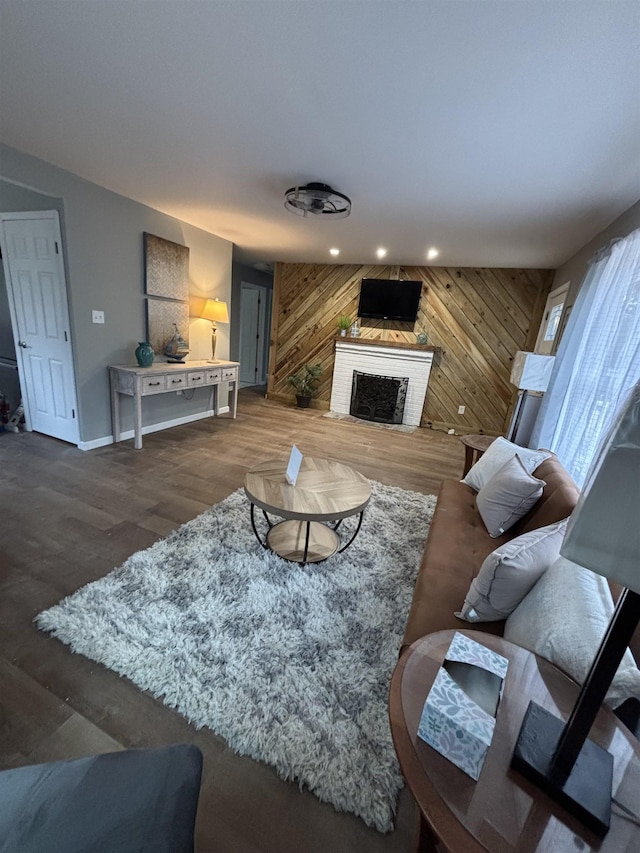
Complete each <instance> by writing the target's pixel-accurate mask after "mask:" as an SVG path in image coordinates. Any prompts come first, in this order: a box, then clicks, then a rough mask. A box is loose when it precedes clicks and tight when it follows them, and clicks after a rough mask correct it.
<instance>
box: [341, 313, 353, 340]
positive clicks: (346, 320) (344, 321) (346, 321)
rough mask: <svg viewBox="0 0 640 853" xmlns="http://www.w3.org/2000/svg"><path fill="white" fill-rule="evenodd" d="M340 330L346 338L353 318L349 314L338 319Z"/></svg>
mask: <svg viewBox="0 0 640 853" xmlns="http://www.w3.org/2000/svg"><path fill="white" fill-rule="evenodd" d="M338 328H339V329H340V334H341V335H342V337H343V338H344V337H345V336H346V334H347V329H350V328H351V317H349V315H348V314H341V315H340V316H339V317H338Z"/></svg>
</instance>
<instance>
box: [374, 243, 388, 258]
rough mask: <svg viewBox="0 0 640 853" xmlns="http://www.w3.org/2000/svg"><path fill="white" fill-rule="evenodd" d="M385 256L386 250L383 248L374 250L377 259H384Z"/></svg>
mask: <svg viewBox="0 0 640 853" xmlns="http://www.w3.org/2000/svg"><path fill="white" fill-rule="evenodd" d="M386 254H387V250H386V249H383V248H382V246H380V248H379V249H376V255H377V256H378V257H379V258H384V256H385V255H386Z"/></svg>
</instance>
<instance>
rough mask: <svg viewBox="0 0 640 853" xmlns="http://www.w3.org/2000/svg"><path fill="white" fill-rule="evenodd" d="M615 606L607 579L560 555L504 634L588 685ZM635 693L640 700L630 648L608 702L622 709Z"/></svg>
mask: <svg viewBox="0 0 640 853" xmlns="http://www.w3.org/2000/svg"><path fill="white" fill-rule="evenodd" d="M613 609H614V607H613V599H612V598H611V592H610V590H609V585H608V584H607V581H606V580H605V578H603V577H601V576H600V575H596V574H595V573H594V572H592V571H590V570H589V569H584V568H582V566H578V565H576V564H575V563H572V562H571V561H570V560H567V559H565V557H559V558H558V559H557V560H556V562H555V563H554V564H553V565H552V566H551V567H550V568H549V569H548V570H547V571H546V572H545V573H544V574H543V575H542V577H541V578H540V580H539V581H538V583H537V584H536V585H535V586H534V587H533V589H532V590H531V592H530V593H529V594H528V595H527V596H526V598H525V599H524V600H523V601H522V603H521V604H520V605H519V606H518V607H516V609H515V610H514V611H513V613H512V614H511V616H509V618H508V619H507V622H506V624H505V628H504V637H505V640H509V641H510V642H512V643H516V644H517V645H519V646H524V647H525V648H526V649H529V650H530V651H532V652H535V653H536V654H537V655H540V656H541V657H543V658H546V659H547V660H549V661H551V663H553V664H555V665H556V666H557V667H558V668H559V669H561V670H563V671H564V672H566V673H567V675H570V676H571V678H573V679H574V681H577V682H578V683H579V684H582V683H583V682H584V680H585V678H586V676H587V673H588V672H589V668H590V667H591V664H592V663H593V660H594V658H595V656H596V652H597V651H598V647H599V646H600V642H601V640H602V637H603V636H604V632H605V631H606V629H607V626H608V624H609V622H610V621H611V617H612V616H613ZM630 697H635V698H637V699H640V670H638V667H637V666H636V663H635V660H634V658H633V655H632V654H631V652H630V651H629V650H628V649H627V651H626V652H625V654H624V657H623V658H622V662H621V664H620V666H619V667H618V671H617V673H616V675H615V677H614V679H613V682H612V684H611V686H610V688H609V691H608V693H607V697H606V700H605V702H606V704H607V705H610V706H611V707H612V708H616V707H617V706H618V705H620V704H621V703H622V702H624V701H625V699H629V698H630Z"/></svg>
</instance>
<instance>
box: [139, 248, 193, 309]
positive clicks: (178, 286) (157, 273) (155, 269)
mask: <svg viewBox="0 0 640 853" xmlns="http://www.w3.org/2000/svg"><path fill="white" fill-rule="evenodd" d="M144 289H145V293H146V294H147V296H159V297H163V298H165V299H178V300H180V301H181V302H186V301H187V300H188V299H189V248H188V247H187V246H181V245H180V244H179V243H172V242H171V240H165V239H163V238H162V237H156V236H155V234H148V233H147V232H146V231H145V232H144Z"/></svg>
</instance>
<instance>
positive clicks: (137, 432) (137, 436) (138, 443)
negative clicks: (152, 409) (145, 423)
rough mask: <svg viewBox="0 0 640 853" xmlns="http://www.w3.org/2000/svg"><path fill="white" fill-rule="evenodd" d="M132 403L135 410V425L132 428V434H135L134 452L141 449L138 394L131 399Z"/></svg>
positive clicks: (140, 412) (140, 415)
mask: <svg viewBox="0 0 640 853" xmlns="http://www.w3.org/2000/svg"><path fill="white" fill-rule="evenodd" d="M133 403H134V410H135V414H134V418H135V423H134V426H133V429H134V433H135V440H134V443H133V446H134V447H135V449H136V450H141V449H142V397H141V396H140V394H139V393H137V394H136V395H135V397H134V398H133Z"/></svg>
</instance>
